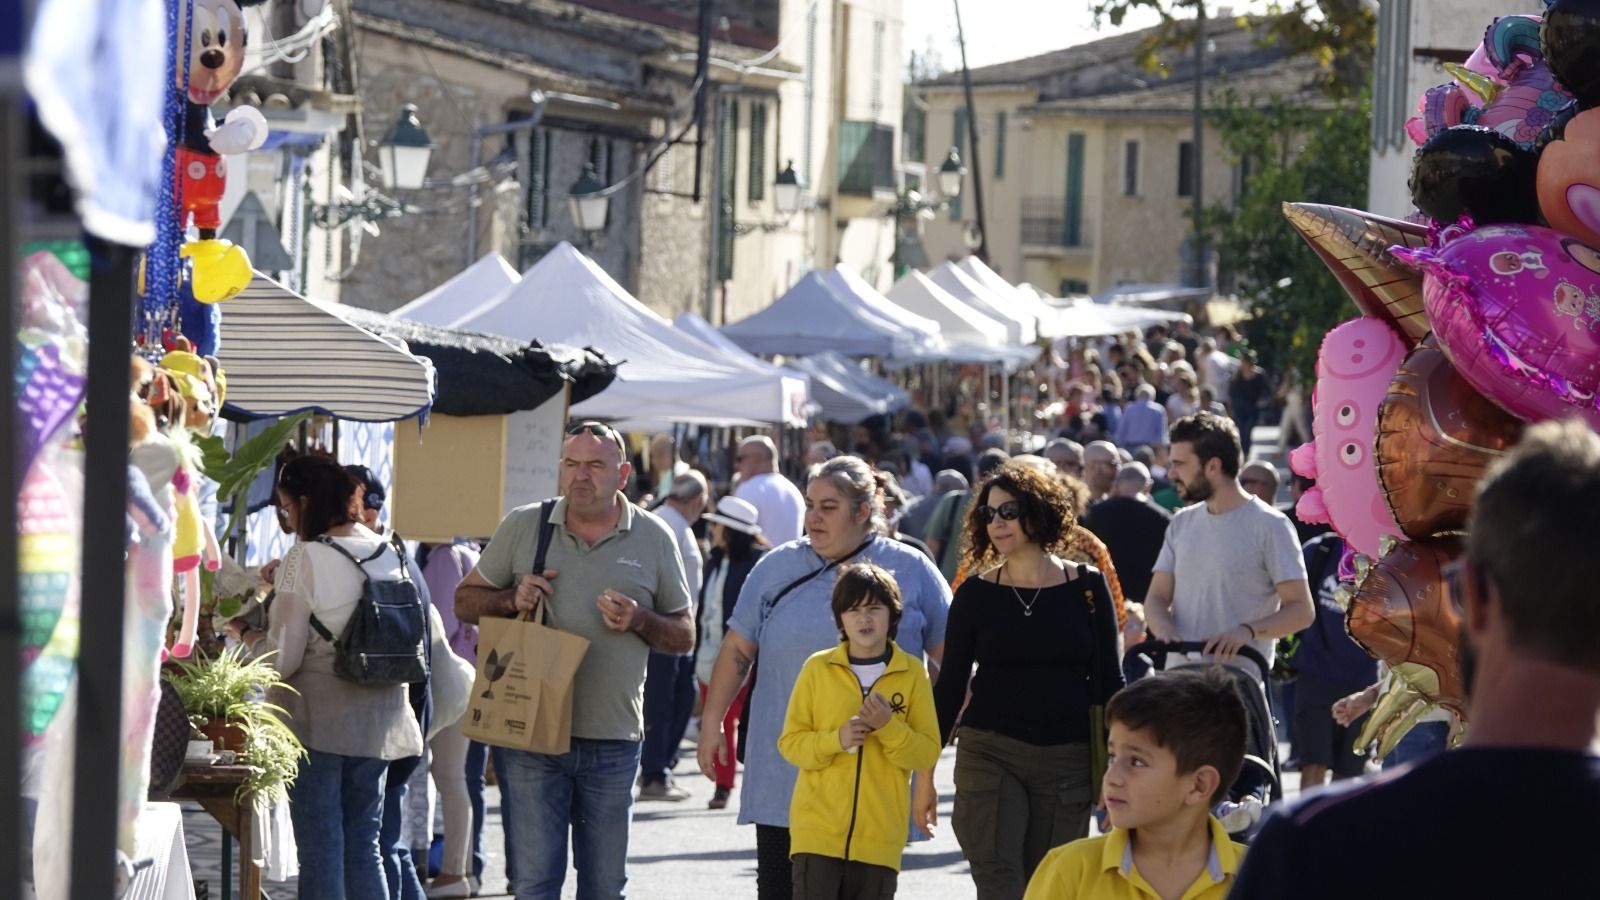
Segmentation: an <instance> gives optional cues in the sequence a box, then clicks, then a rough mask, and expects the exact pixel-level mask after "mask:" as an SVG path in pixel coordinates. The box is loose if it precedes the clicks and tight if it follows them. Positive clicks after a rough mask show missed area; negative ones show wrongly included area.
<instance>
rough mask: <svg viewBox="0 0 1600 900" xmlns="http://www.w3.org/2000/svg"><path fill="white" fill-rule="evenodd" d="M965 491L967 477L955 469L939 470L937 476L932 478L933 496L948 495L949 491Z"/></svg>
mask: <svg viewBox="0 0 1600 900" xmlns="http://www.w3.org/2000/svg"><path fill="white" fill-rule="evenodd" d="M966 489H967V476H965V475H963V474H961V473H960V472H957V471H956V470H955V469H940V470H939V474H938V475H935V476H934V477H933V492H934V493H935V494H948V493H950V492H951V491H964V490H966Z"/></svg>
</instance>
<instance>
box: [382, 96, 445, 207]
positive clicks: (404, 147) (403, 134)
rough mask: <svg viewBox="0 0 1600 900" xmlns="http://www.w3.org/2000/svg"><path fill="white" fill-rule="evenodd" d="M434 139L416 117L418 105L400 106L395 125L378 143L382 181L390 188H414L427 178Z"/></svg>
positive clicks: (418, 186) (411, 189)
mask: <svg viewBox="0 0 1600 900" xmlns="http://www.w3.org/2000/svg"><path fill="white" fill-rule="evenodd" d="M432 155H433V141H432V139H430V138H429V137H428V132H427V129H425V128H423V127H422V123H421V122H420V121H418V120H417V107H416V105H415V104H411V103H407V104H406V105H405V106H402V107H401V108H400V116H399V118H397V119H395V122H394V127H393V128H390V129H389V133H388V134H387V135H386V136H384V139H383V140H382V141H380V142H379V143H378V165H379V167H380V168H381V169H382V170H383V184H384V187H386V188H388V189H389V190H397V189H398V190H407V191H414V190H416V189H418V188H420V187H422V186H423V184H424V183H425V182H426V181H427V179H428V158H429V157H430V156H432Z"/></svg>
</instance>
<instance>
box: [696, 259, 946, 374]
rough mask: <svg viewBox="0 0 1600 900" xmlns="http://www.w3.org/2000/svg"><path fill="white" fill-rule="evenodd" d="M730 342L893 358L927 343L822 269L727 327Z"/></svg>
mask: <svg viewBox="0 0 1600 900" xmlns="http://www.w3.org/2000/svg"><path fill="white" fill-rule="evenodd" d="M722 333H723V335H724V336H725V337H727V338H728V339H729V340H731V341H733V342H734V343H735V344H738V345H739V346H740V347H742V348H744V349H745V350H746V351H748V352H750V353H757V354H763V355H783V356H806V355H809V354H812V353H823V352H826V351H829V350H833V351H837V352H839V353H842V354H844V355H845V356H878V357H889V356H894V355H896V354H897V353H908V352H915V351H918V350H921V349H923V348H924V347H925V346H926V343H927V341H926V339H925V338H923V337H921V336H920V335H919V333H918V332H914V331H908V330H907V329H906V327H905V326H904V325H902V324H901V323H900V322H897V321H895V320H893V319H891V318H889V317H887V316H885V315H883V314H880V313H879V312H877V311H876V310H875V309H873V307H871V306H869V305H868V304H866V303H863V302H862V301H861V300H860V299H859V298H857V297H854V296H852V295H850V294H849V293H847V292H845V291H842V290H840V289H839V288H837V287H836V286H835V285H834V284H832V283H831V279H828V278H824V277H823V273H821V272H815V271H813V272H807V273H806V274H805V275H804V276H802V277H801V278H800V280H799V281H797V282H795V283H794V286H793V287H791V288H789V290H787V291H785V292H784V294H783V296H781V297H779V298H778V299H777V300H774V301H773V302H772V305H771V306H768V307H767V308H766V309H763V310H761V311H760V312H758V313H756V314H755V315H752V316H747V317H745V318H743V319H740V320H739V321H737V322H733V323H730V324H728V325H724V326H722Z"/></svg>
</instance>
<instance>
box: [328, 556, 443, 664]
mask: <svg viewBox="0 0 1600 900" xmlns="http://www.w3.org/2000/svg"><path fill="white" fill-rule="evenodd" d="M317 540H319V541H321V542H322V543H324V544H326V545H328V546H329V547H332V548H333V549H335V550H337V551H339V554H340V555H341V556H343V557H344V558H345V559H348V560H350V562H351V563H353V564H354V565H355V567H356V568H357V569H360V570H361V599H360V600H358V601H357V602H356V609H355V612H353V613H351V614H350V621H349V623H348V624H346V625H345V627H344V634H342V635H340V636H339V639H338V640H334V637H333V634H332V633H330V632H329V631H328V629H327V627H326V626H324V625H323V624H322V623H321V622H319V621H317V617H316V616H315V615H313V616H312V617H311V627H312V628H314V629H316V632H317V634H319V635H321V636H322V639H323V640H325V641H327V642H328V643H330V644H332V645H333V672H334V674H335V675H338V676H339V677H340V678H343V679H344V680H346V681H352V682H355V683H356V684H365V685H372V686H381V685H393V684H413V683H416V682H421V681H427V679H428V661H427V656H426V654H427V642H428V612H427V610H425V609H423V608H422V593H421V592H420V591H418V590H417V585H416V582H414V581H412V580H411V571H410V566H409V563H408V562H407V561H406V549H405V545H404V544H402V543H400V536H399V535H394V536H393V537H392V538H391V539H390V541H389V543H387V544H384V545H380V546H379V547H378V549H377V550H374V551H373V552H372V555H371V556H369V557H367V558H366V559H356V558H355V557H354V556H353V555H351V553H350V551H348V550H346V549H344V548H343V547H341V546H339V545H338V544H337V543H336V542H335V541H334V540H333V538H330V537H327V536H323V537H320V538H318V539H317ZM389 547H393V548H394V552H395V553H396V555H398V556H399V557H400V580H399V581H373V580H372V579H371V578H370V577H368V575H367V569H366V565H365V564H366V563H369V562H372V561H373V560H374V559H377V558H378V557H379V556H381V555H383V551H384V550H385V549H387V548H389Z"/></svg>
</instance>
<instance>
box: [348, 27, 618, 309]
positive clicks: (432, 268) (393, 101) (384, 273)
mask: <svg viewBox="0 0 1600 900" xmlns="http://www.w3.org/2000/svg"><path fill="white" fill-rule="evenodd" d="M361 40H362V81H361V90H360V94H361V99H362V105H363V108H364V109H365V111H366V113H365V115H366V127H367V132H368V133H367V137H368V139H369V140H377V139H379V138H381V137H382V135H383V134H384V133H385V132H386V131H387V130H388V128H389V126H390V125H391V124H392V122H393V120H394V116H395V115H397V114H398V111H399V109H400V107H401V106H402V105H403V104H405V103H413V104H415V105H416V106H417V115H418V118H419V120H421V122H422V123H423V126H424V127H425V128H426V129H427V131H428V134H429V136H430V137H431V138H432V139H433V142H434V144H435V148H434V151H433V156H432V158H431V159H430V161H429V177H430V178H431V179H438V180H442V179H448V178H450V177H451V176H453V175H458V174H461V173H465V172H467V171H468V170H470V169H471V168H472V155H471V147H472V133H473V130H474V129H475V128H477V127H480V126H485V125H494V124H500V123H504V122H506V121H507V120H508V119H511V118H520V117H523V116H526V115H528V114H529V113H530V112H531V111H532V103H531V101H530V99H529V94H530V92H531V90H532V89H533V87H534V85H533V84H532V83H531V82H530V79H529V78H528V77H527V76H524V75H521V74H518V73H516V72H513V71H511V70H509V69H506V68H503V67H496V66H492V65H488V64H485V63H481V62H478V61H476V60H469V59H464V58H461V57H457V56H455V55H453V54H450V53H447V52H444V51H440V50H437V49H433V50H424V49H423V48H421V47H419V46H417V45H414V44H409V43H402V42H400V41H397V40H394V39H391V38H389V37H387V36H385V35H381V34H376V33H373V32H370V31H368V32H364V33H363V34H362V35H361ZM557 112H558V111H557V110H556V109H554V108H553V107H551V108H547V111H546V120H547V121H546V125H545V126H544V127H546V128H547V133H548V135H549V144H548V148H549V153H550V164H549V168H548V171H549V182H550V183H549V185H548V194H549V198H548V201H547V203H548V205H547V208H548V219H547V227H546V228H544V229H539V230H535V231H531V232H527V233H524V231H523V229H522V227H521V218H520V216H521V207H522V201H521V194H522V190H521V186H520V185H519V183H518V180H517V177H516V175H515V174H513V175H511V176H509V177H507V178H506V179H505V180H502V181H501V182H500V183H499V184H494V185H491V184H484V185H480V186H479V187H478V188H477V191H478V197H479V198H480V200H481V201H482V205H481V206H480V208H479V211H478V232H477V241H476V245H475V246H471V247H469V246H468V231H469V228H468V218H467V217H468V215H469V214H470V212H469V201H470V198H471V197H472V189H470V188H466V187H443V188H439V189H431V188H430V189H423V190H421V191H413V192H405V194H404V197H403V199H405V200H406V201H407V202H409V203H412V204H415V205H417V206H419V207H422V208H424V209H426V210H428V212H426V213H423V214H409V215H405V216H401V217H399V218H394V219H387V220H384V221H382V222H380V223H379V227H380V229H381V231H382V234H381V235H380V236H379V237H377V238H370V237H369V238H366V239H365V240H364V242H363V245H362V254H361V259H360V261H359V263H357V264H356V265H355V266H354V267H353V269H352V270H351V271H350V272H349V274H348V275H347V276H346V277H345V278H344V281H343V293H344V301H345V302H347V303H353V304H355V305H358V306H363V307H367V308H369V309H377V310H383V311H387V310H390V309H394V308H396V307H399V306H401V305H403V304H405V303H407V302H409V301H410V300H412V299H414V298H415V297H417V296H419V295H421V294H422V293H424V292H426V291H428V290H430V289H432V288H433V287H435V286H436V285H438V284H440V283H442V282H444V281H446V280H447V279H449V278H450V277H451V276H453V275H455V274H456V273H458V272H460V271H461V270H462V269H463V268H464V267H465V266H466V265H468V264H469V263H470V262H472V261H473V260H476V259H477V258H478V257H480V256H482V255H483V254H484V253H487V252H489V251H491V250H494V251H498V252H499V253H501V255H503V256H505V257H506V259H507V260H509V261H510V262H511V263H512V264H513V265H514V266H517V267H518V268H526V267H527V265H529V264H531V263H532V262H533V261H534V259H535V258H536V256H537V254H538V252H539V250H540V248H548V247H549V246H554V244H555V243H557V242H558V241H560V240H562V239H572V240H575V241H576V242H578V243H580V244H583V242H584V240H585V239H584V237H583V236H581V235H579V234H578V232H577V230H576V228H575V227H574V226H573V222H572V218H571V214H570V212H569V210H568V205H567V201H566V197H567V191H568V189H569V188H570V186H571V185H572V184H573V183H574V182H575V181H577V179H578V177H579V175H580V174H581V172H582V169H583V163H584V162H586V161H587V160H588V159H589V153H590V147H591V141H592V140H593V139H594V138H595V135H594V134H592V133H585V132H583V131H581V130H571V129H567V128H560V127H550V121H551V119H553V118H554V116H555V115H556V113H557ZM639 124H641V125H645V126H647V125H648V122H647V121H645V122H641V123H639ZM605 139H606V140H609V141H610V143H611V153H612V154H613V169H612V171H613V180H615V179H616V178H620V177H621V176H622V175H624V174H626V173H627V172H628V171H631V169H632V168H633V166H634V165H635V159H636V155H637V149H638V148H637V147H636V145H635V144H634V142H632V141H629V140H626V139H620V138H618V139H609V138H605ZM508 141H509V138H508V137H507V136H506V135H492V136H488V137H485V138H484V139H483V146H482V154H481V158H480V161H481V162H487V161H488V160H490V159H491V158H493V157H494V156H496V154H498V153H500V152H501V151H502V150H505V149H506V148H507V146H508ZM603 174H604V173H602V175H603ZM639 196H640V193H639V190H638V185H637V184H635V185H634V186H633V188H632V189H630V190H624V191H621V192H619V193H617V194H615V195H613V197H612V198H611V206H610V213H609V224H608V228H607V231H606V232H605V234H604V235H603V236H602V237H600V238H599V239H597V240H596V241H594V242H593V243H592V244H583V246H582V249H583V250H584V252H585V253H587V254H588V255H590V256H591V257H593V258H594V260H595V261H596V262H597V263H598V264H599V265H600V266H601V267H602V268H604V269H605V270H606V271H607V272H608V273H610V274H611V275H612V277H614V278H616V279H617V280H618V281H619V282H620V283H621V284H622V285H623V286H624V287H628V288H630V289H632V288H633V287H634V286H635V285H636V282H637V280H638V265H639V257H638V246H639V243H638V242H639V218H640V217H639V211H638V202H639Z"/></svg>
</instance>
